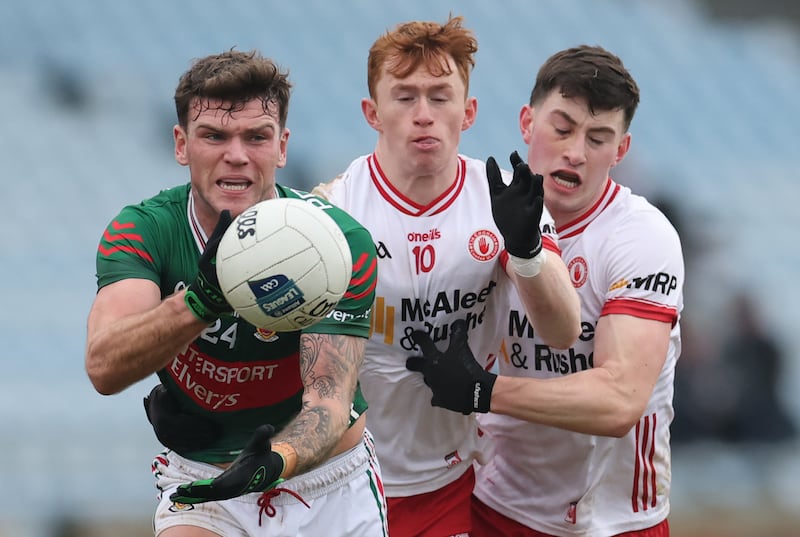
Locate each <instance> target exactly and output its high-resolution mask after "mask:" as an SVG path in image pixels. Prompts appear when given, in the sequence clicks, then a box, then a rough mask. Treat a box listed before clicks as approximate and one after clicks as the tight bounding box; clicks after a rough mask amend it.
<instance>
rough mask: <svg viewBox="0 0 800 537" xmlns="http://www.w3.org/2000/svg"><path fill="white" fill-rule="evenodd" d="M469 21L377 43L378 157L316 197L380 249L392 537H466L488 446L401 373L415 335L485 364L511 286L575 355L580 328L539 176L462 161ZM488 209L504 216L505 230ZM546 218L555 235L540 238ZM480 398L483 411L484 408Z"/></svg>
mask: <svg viewBox="0 0 800 537" xmlns="http://www.w3.org/2000/svg"><path fill="white" fill-rule="evenodd" d="M461 23H462V19H461V17H451V18H450V19H449V20H448V21H447V22H446V23H444V24H438V23H433V22H421V21H413V22H408V23H404V24H400V25H398V26H397V27H395V28H394V29H393V30H391V31H388V32H387V33H385V34H384V35H382V36H381V37H380V38H379V39H378V40H377V41H376V42H375V43H374V44H373V46H372V48H371V49H370V53H369V59H368V77H367V78H368V85H369V94H370V98H368V99H363V100H362V111H363V113H364V116H365V118H366V120H367V122H368V123H369V124H370V126H372V127H373V128H374V129H375V130H376V131H377V132H378V140H377V145H376V147H375V151H374V153H372V154H370V155H365V156H362V157H359V158H357V159H355V160H354V161H353V162H352V163H351V164H350V166H349V167H348V168H347V170H346V171H345V172H344V173H343V174H342V175H340V176H339V177H337V178H336V179H334V180H333V181H331V182H330V183H328V184H326V185H320V187H318V189H317V190H316V191H315V192H316V193H321V194H322V195H324V196H326V197H328V199H330V200H331V201H333V202H334V203H335V204H337V205H339V206H341V207H342V208H344V209H345V210H346V211H347V212H349V213H350V214H351V215H353V216H354V217H355V218H356V219H357V220H358V221H359V222H361V224H362V225H364V226H365V227H366V228H367V229H368V230H370V233H371V234H372V236H373V240H375V242H376V246H377V250H378V257H379V271H380V274H381V276H380V277H379V278H378V286H377V289H376V303H375V307H374V309H373V323H372V334H371V338H370V340H369V341H368V343H367V351H366V358H365V363H364V365H363V366H362V369H361V374H360V381H361V387H362V389H363V391H364V396H365V398H366V399H367V402H368V404H369V407H370V418H369V420H370V421H369V427H370V430H371V431H372V433H373V435H374V437H375V447H376V451H377V453H378V458H379V460H380V461H381V469H382V474H383V482H384V486H385V491H386V496H387V501H388V517H389V534H390V535H392V537H449V536H455V535H469V532H470V528H471V514H470V509H471V506H470V504H471V500H470V497H471V493H472V489H473V485H474V472H473V469H472V462H473V460H474V458H475V457H476V456H477V455H478V454H479V453H480V452H481V451H483V450H484V449H486V450H488V448H486V447H484V445H483V444H484V440H485V438H481V433H480V432H479V431H478V428H477V420H476V419H475V418H473V417H472V416H464V415H459V414H454V413H452V412H449V411H447V410H444V409H439V408H432V407H431V396H430V391H429V390H428V388H426V387H425V385H424V384H423V379H422V377H421V376H420V375H418V374H416V373H412V372H410V371H408V370H407V369H406V360H407V358H408V356H409V355H410V354H412V353H413V352H414V343H413V340H412V337H411V334H412V332H413V331H414V330H422V331H424V332H425V333H426V334H429V335H430V337H431V338H432V339H433V340H437V341H439V340H447V339H448V338H449V334H450V331H451V327H452V323H453V322H454V321H456V320H461V321H463V322H465V324H466V326H467V328H468V330H469V333H470V334H471V337H472V341H473V345H474V349H475V352H476V356H478V357H479V359H480V360H481V363H482V364H483V365H484V366H485V365H487V363H488V360H489V359H490V357H491V356H493V355H496V353H497V349H498V348H499V343H500V326H501V323H503V322H504V321H503V319H502V316H504V315H506V314H507V311H508V307H509V302H508V297H509V296H510V293H506V292H505V291H504V290H503V289H504V288H505V287H513V284H512V281H516V282H517V284H518V286H519V289H520V293H521V294H523V295H524V296H526V297H529V298H532V300H526V302H530V304H527V306H528V311H529V313H530V316H531V317H532V318H533V319H535V322H536V323H537V327H538V328H539V329H540V330H541V334H542V336H543V337H545V338H546V340H547V341H548V342H550V344H552V345H556V346H567V345H569V344H571V343H572V342H573V341H574V340H575V338H576V337H577V335H578V333H579V329H580V327H579V311H580V309H579V301H578V298H577V294H576V293H575V291H574V289H573V288H572V285H571V283H570V281H569V275H568V273H567V271H566V266H565V265H564V263H563V262H562V261H561V259H560V257H559V252H558V248H557V245H556V242H555V240H554V238H553V235H552V230H553V228H552V225H551V224H548V223H552V220H551V219H550V218H549V215H547V214H546V213H545V214H544V215H542V211H543V206H542V197H543V190H542V189H541V177H539V178H538V182H537V178H535V177H534V176H533V174H531V173H530V170H529V169H528V167H527V165H525V164H524V163H522V159H521V158H519V157H518V156H515V157H513V158H512V164H515V165H516V166H515V171H514V177H513V181H512V180H511V179H512V178H511V174H507V173H503V174H501V171H500V169H499V167H498V166H497V164H496V163H495V162H494V159H490V163H489V164H488V167H487V164H486V163H484V162H483V161H479V160H475V159H471V158H469V157H466V156H463V155H459V154H458V143H459V140H460V136H461V132H462V131H464V130H466V129H468V128H469V127H470V126H471V125H472V123H473V122H474V120H475V114H476V111H477V101H476V99H475V98H474V97H469V96H468V84H469V73H470V70H471V68H472V66H473V63H474V60H473V55H474V53H475V51H476V50H477V42H476V40H475V38H474V36H473V35H472V33H471V32H470V31H469V30H467V29H466V28H464V27H462V24H461ZM487 173H488V181H487ZM509 181H510V184H509V185H508V186H506V183H508V182H509ZM490 185H491V190H492V193H491V194H490ZM537 189H538V190H537ZM493 210H494V211H495V212H498V213H501V218H500V219H499V221H498V224H496V223H495V221H494V220H493V218H492V214H493ZM505 215H513V218H505V219H504V218H502V216H505ZM540 219H541V220H542V222H543V223H544V224H546V225H548V229H549V230H550V233H545V234H543V235H542V234H541V233H540V231H539V222H540ZM542 246H543V247H544V250H542ZM504 247H505V250H504ZM506 250H507V251H508V252H509V253H510V254H511V255H512V257H511V258H510V260H509V255H508V254H506V253H505V252H506ZM545 250H546V251H547V253H546V254H545ZM501 258H502V259H503V262H501V261H500V260H501ZM506 260H509V261H508V263H507V264H508V266H509V268H508V272H509V274H510V275H511V278H509V275H507V274H506V273H505V270H504V266H505V265H506V262H505V261H506ZM512 266H515V267H516V269H513V270H512V269H511V267H512ZM515 270H516V271H519V272H521V273H523V274H525V277H522V276H517V275H516V272H515ZM464 335H466V333H465V332H464ZM417 352H418V351H417ZM475 395H476V397H475V399H474V403H475V405H476V408H482V407H483V406H485V405H488V399H487V398H485V397H483V396H480V394H475ZM470 397H472V394H471V393H470Z"/></svg>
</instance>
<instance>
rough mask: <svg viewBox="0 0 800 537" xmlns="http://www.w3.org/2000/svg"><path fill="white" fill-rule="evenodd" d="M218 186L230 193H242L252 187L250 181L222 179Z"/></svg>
mask: <svg viewBox="0 0 800 537" xmlns="http://www.w3.org/2000/svg"><path fill="white" fill-rule="evenodd" d="M217 186H218V187H220V188H221V189H222V190H227V191H228V192H241V191H243V190H247V187H248V186H250V181H242V180H230V179H220V180H219V181H217Z"/></svg>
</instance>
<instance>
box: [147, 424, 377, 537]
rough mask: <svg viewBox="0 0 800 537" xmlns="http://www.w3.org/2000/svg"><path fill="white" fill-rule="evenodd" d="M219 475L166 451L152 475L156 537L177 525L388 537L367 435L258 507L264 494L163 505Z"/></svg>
mask: <svg viewBox="0 0 800 537" xmlns="http://www.w3.org/2000/svg"><path fill="white" fill-rule="evenodd" d="M220 473H222V470H221V469H220V468H218V467H216V466H213V465H210V464H205V463H201V462H195V461H191V460H189V459H185V458H183V457H181V456H180V455H178V454H177V453H175V452H173V451H165V452H163V453H161V454H159V455H158V456H156V458H155V459H154V460H153V475H154V476H155V478H156V488H158V489H159V491H160V493H159V503H158V507H156V513H155V516H154V518H153V529H154V531H155V535H156V537H157V536H158V535H159V534H160V533H161V532H162V531H164V530H165V529H167V528H169V527H172V526H178V525H189V526H198V527H201V528H205V529H207V530H209V531H212V532H214V533H217V534H219V535H222V536H225V537H256V536H258V537H263V536H265V535H269V536H270V537H284V536H285V537H317V536H319V535H326V536H331V537H335V536H342V537H344V536H348V537H351V536H352V537H386V535H387V533H388V530H387V527H386V500H385V498H384V495H383V484H382V482H381V475H380V466H379V465H378V460H377V458H376V457H375V451H374V449H373V442H372V437H371V435H370V434H369V432H366V431H365V433H364V441H363V442H361V443H360V444H358V445H357V446H355V447H354V448H352V449H350V450H349V451H346V452H344V453H342V454H340V455H337V456H336V457H333V458H332V459H330V460H328V461H327V462H325V463H324V464H322V465H321V466H319V467H317V468H316V469H314V470H311V471H310V472H306V473H304V474H301V475H298V476H295V477H293V478H291V479H287V480H286V481H284V482H283V483H281V484H280V485H278V487H276V488H275V489H274V490H273V491H272V494H273V495H272V496H271V497H270V498H269V499H268V500H267V499H262V500H261V505H259V498H261V497H262V496H263V495H264V493H260V492H253V493H250V494H245V495H244V496H240V497H238V498H232V499H230V500H222V501H218V502H206V503H198V504H194V505H185V504H174V503H173V502H172V501H170V499H169V496H170V494H172V493H173V492H175V489H177V487H178V485H181V484H183V483H188V482H190V481H195V480H198V479H210V478H212V477H215V476H217V475H219V474H220ZM284 489H285V490H284ZM287 491H291V492H287ZM292 493H295V494H297V496H299V497H300V498H302V501H301V500H300V499H298V498H297V497H295V496H294V495H293V494H292ZM303 502H305V503H303ZM306 504H307V505H306Z"/></svg>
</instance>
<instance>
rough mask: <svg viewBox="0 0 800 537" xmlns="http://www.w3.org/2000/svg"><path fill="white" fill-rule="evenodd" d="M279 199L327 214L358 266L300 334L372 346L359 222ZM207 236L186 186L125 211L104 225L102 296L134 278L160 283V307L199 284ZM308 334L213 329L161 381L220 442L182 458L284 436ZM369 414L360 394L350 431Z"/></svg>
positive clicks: (291, 194) (371, 257)
mask: <svg viewBox="0 0 800 537" xmlns="http://www.w3.org/2000/svg"><path fill="white" fill-rule="evenodd" d="M276 191H277V193H278V196H279V197H282V198H298V199H303V200H306V201H308V202H309V203H313V204H314V205H316V206H317V207H319V208H322V209H323V210H325V211H326V212H327V213H328V214H329V215H330V216H331V217H332V218H333V219H334V221H336V223H337V224H338V225H339V227H340V228H341V229H342V231H343V232H344V235H345V237H346V238H347V242H348V245H349V246H350V251H351V253H352V259H353V275H352V278H351V280H350V284H349V287H348V289H347V292H346V293H345V295H344V296H343V297H342V299H341V300H340V301H339V303H338V304H337V306H336V308H335V309H334V310H333V311H332V312H331V313H330V314H329V315H328V316H327V317H325V318H323V319H322V320H320V321H319V322H317V323H316V324H314V325H313V326H311V327H309V328H307V329H305V330H304V331H303V332H313V333H323V334H345V335H352V336H359V337H364V338H366V337H368V336H369V330H370V316H371V313H372V303H373V300H374V298H375V286H376V283H377V258H376V252H375V245H374V243H373V241H372V237H371V235H370V234H369V232H368V231H367V230H366V229H365V228H364V227H363V226H361V224H359V223H358V222H357V221H356V220H355V219H354V218H352V217H351V216H350V215H349V214H347V213H346V212H344V211H342V210H341V209H339V208H337V207H335V206H333V205H331V204H330V203H328V202H327V201H325V200H323V199H322V198H319V197H317V196H314V195H312V194H309V193H307V192H303V191H300V190H295V189H291V188H287V187H283V186H280V185H277V186H276ZM205 241H206V236H205V233H204V232H203V230H202V228H201V227H200V225H199V224H198V222H197V219H196V218H195V215H194V208H193V201H192V196H191V195H190V185H188V184H187V185H183V186H179V187H175V188H171V189H168V190H164V191H162V192H160V193H159V194H158V195H156V196H154V197H152V198H149V199H147V200H144V201H142V202H141V203H139V204H137V205H129V206H127V207H125V208H123V209H122V211H121V212H120V213H119V215H117V217H115V218H114V219H113V220H112V222H111V223H110V224H109V225H108V227H107V228H106V230H105V233H104V234H103V237H102V238H101V240H100V244H99V247H98V250H97V285H98V289H99V288H102V287H104V286H106V285H109V284H111V283H114V282H117V281H120V280H124V279H128V278H138V279H146V280H151V281H153V282H155V283H156V284H157V285H158V286H159V288H160V289H161V296H162V298H166V297H167V296H169V295H171V294H173V293H175V292H176V291H179V290H180V289H183V288H184V287H186V285H187V284H188V283H189V282H191V281H192V280H193V279H194V278H195V276H196V275H197V270H198V268H197V264H198V260H199V258H200V254H201V252H202V250H203V249H204V248H205ZM301 333H302V332H300V331H295V332H280V333H276V332H272V331H268V330H264V329H259V328H256V327H255V326H253V325H252V324H250V323H248V322H247V321H245V320H244V319H241V318H240V317H238V316H227V315H226V316H223V317H222V318H220V319H218V320H217V321H215V322H214V323H213V324H211V325H209V327H208V328H206V329H205V330H204V331H203V332H202V333H201V334H200V336H199V337H198V338H197V339H196V340H194V341H193V342H192V343H191V344H190V345H189V346H188V347H187V348H186V349H184V350H183V351H181V352H180V353H178V355H177V356H175V358H174V359H173V360H172V362H170V364H169V365H168V366H167V367H166V368H164V369H162V370H161V371H159V372H158V376H159V378H160V379H161V382H162V383H163V384H164V386H166V388H167V390H169V391H170V392H171V393H172V394H173V395H174V396H175V398H176V399H177V400H178V401H179V403H180V405H181V406H182V408H183V409H184V410H186V411H188V412H195V413H201V414H205V415H207V416H208V417H209V418H210V419H212V420H214V421H216V422H218V423H219V424H221V425H222V427H223V430H224V434H223V435H222V438H221V439H220V440H219V441H218V442H217V443H216V444H214V445H213V446H211V447H209V448H207V449H203V450H202V451H196V452H192V453H184V454H183V455H185V456H189V457H190V458H192V459H194V460H198V461H203V462H209V463H219V462H229V461H232V460H233V459H234V458H235V457H236V455H237V454H238V453H239V451H240V450H241V449H242V448H243V447H244V445H245V443H246V442H247V440H248V439H249V438H250V435H251V434H252V432H253V430H255V428H256V427H257V426H258V425H261V424H264V423H270V424H272V425H273V426H275V428H276V429H277V430H280V429H281V428H283V427H284V426H285V425H286V423H288V422H289V421H290V420H291V419H292V418H294V416H296V415H297V413H298V412H299V411H300V406H301V398H302V394H303V384H302V381H301V378H300V366H299V356H298V351H299V342H300V334H301ZM366 408H367V405H366V402H365V401H364V398H363V396H362V395H361V390H360V388H359V389H358V390H357V391H356V396H355V399H354V401H353V408H352V411H351V423H353V422H354V421H355V419H357V417H358V416H359V415H361V414H362V413H363V412H364V411H365V410H366Z"/></svg>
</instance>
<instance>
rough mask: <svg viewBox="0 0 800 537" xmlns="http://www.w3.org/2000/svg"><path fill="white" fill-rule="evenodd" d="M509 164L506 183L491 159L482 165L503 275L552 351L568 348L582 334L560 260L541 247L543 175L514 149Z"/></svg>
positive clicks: (577, 309) (575, 297)
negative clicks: (503, 255)
mask: <svg viewBox="0 0 800 537" xmlns="http://www.w3.org/2000/svg"><path fill="white" fill-rule="evenodd" d="M511 165H512V167H513V168H514V175H513V178H512V180H511V183H510V184H509V185H506V184H505V183H504V182H503V180H502V175H501V173H500V167H499V166H498V165H497V162H496V161H495V159H494V158H493V157H489V159H488V160H487V161H486V177H487V180H488V181H489V195H490V196H491V201H492V216H493V217H494V221H495V224H496V225H497V228H498V229H499V230H500V233H501V234H502V235H503V239H504V240H505V247H506V251H507V252H508V254H509V262H508V264H507V266H506V273H507V274H508V275H509V277H510V278H511V280H512V281H513V282H514V285H515V286H516V288H517V292H518V293H519V296H520V298H521V299H522V302H523V304H524V305H525V311H526V312H527V314H528V316H529V317H530V320H531V324H533V327H534V329H535V330H536V331H537V333H538V334H539V336H540V337H541V338H542V339H543V340H544V341H545V342H546V343H547V344H548V345H550V346H552V347H556V348H559V349H563V348H567V347H569V346H570V345H571V344H572V343H573V342H574V341H575V339H576V338H577V337H578V335H579V334H580V311H581V310H580V299H579V298H578V293H577V292H575V289H574V288H573V286H572V282H571V281H570V278H569V273H568V272H567V267H566V266H565V265H564V262H563V261H562V260H561V258H560V257H559V256H558V254H557V253H556V252H555V251H548V250H547V248H545V247H544V246H545V245H544V242H543V240H542V232H541V229H540V225H541V220H542V213H543V212H544V188H543V186H542V176H541V175H536V174H534V173H532V172H531V170H530V168H529V167H528V165H527V164H526V163H525V162H523V161H522V158H520V156H519V154H518V153H517V152H516V151H515V152H514V153H512V154H511Z"/></svg>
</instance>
